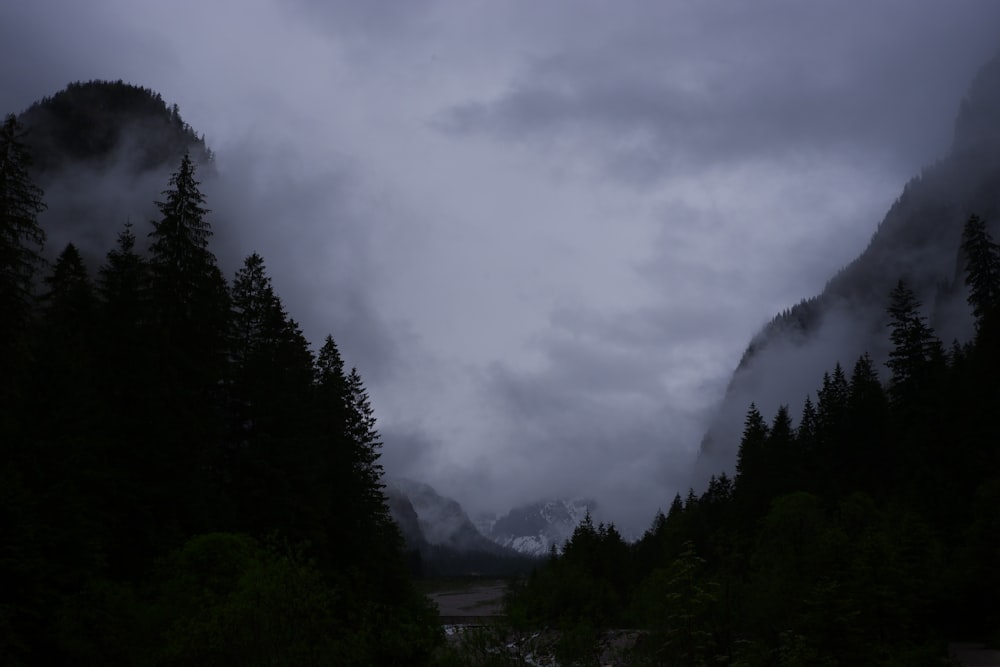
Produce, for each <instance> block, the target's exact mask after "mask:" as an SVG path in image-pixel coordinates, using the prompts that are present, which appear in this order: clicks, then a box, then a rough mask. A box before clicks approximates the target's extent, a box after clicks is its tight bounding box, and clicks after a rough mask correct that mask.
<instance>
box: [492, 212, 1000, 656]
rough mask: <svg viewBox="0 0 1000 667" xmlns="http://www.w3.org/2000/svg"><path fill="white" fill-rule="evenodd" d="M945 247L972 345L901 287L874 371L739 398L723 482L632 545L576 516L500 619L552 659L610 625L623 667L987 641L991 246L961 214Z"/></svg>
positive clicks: (925, 651) (994, 505) (997, 461)
mask: <svg viewBox="0 0 1000 667" xmlns="http://www.w3.org/2000/svg"><path fill="white" fill-rule="evenodd" d="M961 247H962V252H961V255H960V266H961V269H962V273H963V275H964V283H965V285H966V287H967V288H968V307H969V310H970V312H971V313H973V315H974V317H973V321H974V328H975V332H976V333H975V336H974V340H973V341H972V342H970V343H967V344H965V345H958V344H956V345H953V346H950V347H946V346H945V345H944V343H943V342H942V341H941V340H940V338H938V337H937V335H936V333H935V331H934V329H933V328H932V327H931V326H930V324H929V323H928V320H927V318H926V317H925V316H924V315H923V314H922V309H921V303H920V300H919V299H918V298H917V296H916V293H915V292H914V290H913V289H912V288H911V287H910V286H909V284H908V283H907V282H905V281H904V280H898V281H897V283H896V285H895V286H894V287H893V288H892V289H891V290H890V291H889V292H888V293H887V294H886V296H885V298H884V299H883V304H884V308H885V311H886V315H887V319H888V326H887V327H886V331H885V333H884V335H885V337H886V339H887V341H888V344H889V354H888V361H887V363H886V365H885V370H884V371H880V368H879V366H878V365H877V364H875V363H874V362H873V361H872V359H871V357H870V356H868V355H867V354H862V355H861V356H859V357H858V358H857V359H856V360H855V361H854V362H853V364H851V365H849V366H846V367H845V366H842V365H840V364H839V363H838V364H836V365H835V366H834V367H833V368H831V369H830V371H828V372H827V373H825V374H824V375H823V376H822V378H821V379H820V378H817V390H816V393H815V400H813V399H812V398H811V397H807V398H806V399H805V401H804V403H803V405H802V407H801V415H802V416H801V418H800V419H798V420H793V419H792V417H791V416H790V412H789V408H788V406H787V405H781V406H779V408H778V409H777V410H776V411H775V412H774V414H773V415H766V414H764V413H762V412H761V411H760V410H759V409H758V408H757V406H756V405H754V404H752V403H751V404H750V406H749V409H748V411H747V412H746V413H745V418H744V421H743V433H742V437H741V438H740V439H739V440H738V442H737V445H738V451H737V462H736V473H735V476H730V475H728V474H727V473H725V472H720V473H718V474H717V475H713V476H712V477H711V479H710V481H709V483H708V485H707V488H705V489H704V490H703V491H702V492H701V493H700V494H699V493H696V492H695V491H694V490H691V491H690V492H689V493H688V494H687V497H686V498H682V497H681V496H680V494H678V495H677V496H676V497H675V498H674V499H673V502H672V503H671V504H670V509H669V511H668V513H667V514H665V515H664V514H660V515H658V516H657V517H656V519H655V520H654V522H653V524H652V526H651V527H650V528H649V530H648V531H647V532H646V534H645V535H644V536H643V537H642V538H641V539H640V540H639V541H638V542H636V543H634V544H627V543H626V542H625V541H624V540H623V539H622V537H621V535H620V534H619V533H618V531H617V530H615V528H614V526H613V525H604V524H600V525H598V526H594V524H593V522H592V521H590V520H589V517H588V520H587V521H585V522H584V523H583V524H582V525H581V526H580V527H579V528H577V530H576V532H575V533H574V535H573V537H572V538H571V539H570V541H569V542H568V543H567V545H566V548H565V550H564V552H563V554H562V555H560V556H552V558H550V560H549V562H548V563H547V564H546V565H545V567H543V568H542V569H540V570H539V571H537V572H536V573H534V574H533V575H532V576H531V577H530V578H529V579H528V580H527V581H526V582H525V583H524V585H523V586H521V587H519V588H518V589H517V590H516V591H515V593H514V595H513V596H512V598H511V600H510V602H509V614H510V617H511V618H512V619H515V628H517V629H519V630H522V631H524V630H530V629H535V628H539V627H556V628H560V630H561V633H562V634H561V639H560V641H559V642H557V644H556V646H555V649H556V654H557V656H558V657H559V658H560V660H562V661H563V662H565V663H566V664H593V663H592V661H593V660H594V657H595V656H596V655H598V651H599V647H598V639H599V637H600V636H601V634H602V631H604V630H606V629H609V628H622V627H628V628H635V629H636V631H637V632H638V633H639V634H638V635H636V636H637V638H638V639H637V640H636V642H635V645H634V646H633V647H632V650H631V652H630V654H629V656H628V661H627V662H626V663H624V664H630V665H678V666H680V665H708V664H712V665H762V666H763V665H788V666H791V665H829V666H831V667H832V666H844V667H848V666H851V667H857V666H862V665H900V666H903V665H906V666H911V667H912V666H914V665H928V666H931V665H940V664H942V661H943V660H944V658H945V655H946V645H947V643H948V642H949V641H970V640H971V641H987V642H992V643H1000V632H998V628H1000V615H998V612H997V608H996V601H997V600H1000V577H998V575H997V568H996V564H997V562H1000V546H998V545H1000V542H998V540H997V539H996V538H997V534H998V530H1000V473H998V471H1000V446H998V443H1000V425H998V422H997V420H996V414H997V411H998V410H1000V379H998V378H1000V354H998V350H1000V245H998V244H997V243H996V242H994V241H993V240H992V238H991V237H990V235H989V234H988V233H987V231H986V225H985V222H984V221H983V219H981V218H979V217H977V216H975V215H972V216H970V217H969V218H968V219H967V221H966V224H965V226H964V230H963V234H962V241H961Z"/></svg>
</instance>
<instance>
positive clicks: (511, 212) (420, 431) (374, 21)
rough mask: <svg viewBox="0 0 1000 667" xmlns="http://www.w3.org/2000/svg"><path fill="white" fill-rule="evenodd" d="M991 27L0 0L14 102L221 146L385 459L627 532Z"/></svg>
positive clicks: (220, 0) (918, 155) (873, 14)
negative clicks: (185, 126)
mask: <svg viewBox="0 0 1000 667" xmlns="http://www.w3.org/2000/svg"><path fill="white" fill-rule="evenodd" d="M998 48H1000V3H997V2H995V1H994V0H953V1H950V2H947V3H945V2H930V1H926V2H925V1H921V2H915V1H914V0H874V1H872V2H865V3H860V2H858V3H845V2H840V1H832V0H817V1H815V2H808V3H807V2H800V1H797V0H758V1H756V2H752V3H751V2H740V1H737V0H700V1H699V2H679V1H669V0H660V1H656V2H654V1H652V0H650V1H648V2H643V1H638V0H635V1H632V0H619V1H616V2H603V1H597V0H579V1H574V2H570V1H568V0H552V1H549V2H537V1H526V0H524V1H518V0H511V1H500V0H494V1H490V2H487V1H485V0H405V1H404V0H399V1H389V0H382V1H376V0H373V1H369V2H360V1H359V2H331V1H326V0H240V1H238V2H237V1H236V0H210V1H206V0H201V1H199V2H195V1H193V0H176V1H175V2H171V3H163V2H146V1H140V0H88V2H86V3H82V2H77V1H74V0H5V2H3V3H0V62H3V63H5V66H4V70H3V74H0V83H2V85H0V111H3V112H4V113H7V112H18V111H21V110H23V109H24V108H25V107H27V106H28V105H29V104H30V103H31V102H33V101H34V100H36V99H39V98H41V97H42V96H45V95H51V94H53V93H54V92H56V91H58V90H59V89H61V88H62V87H64V86H65V85H66V84H67V83H69V82H70V81H86V80H91V79H111V80H117V79H123V80H125V81H128V82H131V83H134V84H136V85H141V86H145V87H149V88H152V89H154V90H156V91H158V92H159V93H160V94H161V95H162V96H163V98H164V100H166V102H167V103H168V104H174V103H176V104H177V105H178V106H179V107H180V110H181V114H182V116H183V117H184V119H185V120H186V121H187V122H188V123H189V124H190V125H192V126H193V127H194V128H195V130H196V131H197V132H199V133H204V135H205V138H206V141H207V142H208V144H209V146H210V147H211V148H212V149H213V150H215V152H216V154H217V159H216V167H217V170H218V173H219V179H218V181H216V182H213V183H212V184H211V185H210V186H209V185H208V184H206V194H207V196H208V204H209V207H210V208H212V209H213V215H214V216H216V218H217V219H218V220H220V221H225V223H226V224H225V225H224V229H225V231H226V234H223V233H222V231H221V230H220V229H219V227H217V231H219V233H218V234H217V238H216V241H217V242H218V243H219V244H220V248H221V250H219V251H217V254H219V255H220V259H221V260H222V261H223V263H224V264H226V263H228V264H229V265H230V266H232V267H233V268H235V266H236V264H237V263H238V262H239V258H240V257H242V256H245V255H246V254H249V253H250V252H252V251H255V250H256V251H259V252H260V253H261V254H262V255H263V256H264V259H265V261H266V263H267V266H268V269H269V271H270V273H271V275H272V276H273V278H274V282H275V286H276V288H277V291H278V293H279V294H280V295H281V297H282V298H283V300H284V301H285V304H286V306H287V307H288V310H289V311H290V313H291V314H292V316H293V317H295V318H296V319H297V320H298V321H299V322H300V323H301V324H302V326H303V328H304V330H305V333H306V335H307V337H309V338H310V340H312V341H314V342H320V341H321V340H322V338H323V337H324V336H325V335H326V334H328V333H329V334H332V335H333V336H334V338H335V339H336V340H337V341H338V343H339V345H340V346H341V348H342V351H343V353H344V356H345V357H346V360H347V362H348V364H350V365H356V366H357V367H358V368H359V370H360V372H361V373H362V376H363V377H364V378H365V380H366V384H367V386H368V388H369V390H370V393H371V398H372V402H373V405H374V408H375V411H376V415H377V417H378V419H379V427H380V430H381V432H382V435H383V440H384V443H385V445H384V449H383V463H384V465H385V467H386V469H387V471H388V473H389V474H392V475H397V476H407V477H412V478H415V479H418V480H420V481H424V482H427V483H430V484H432V485H433V486H435V487H436V488H437V489H438V490H439V491H440V492H441V493H444V494H446V495H450V496H453V497H455V498H456V499H458V500H459V501H461V502H462V503H463V505H465V506H466V508H467V509H469V510H470V512H472V513H476V512H481V511H505V510H507V509H509V508H510V507H511V506H513V505H517V504H521V503H525V502H529V501H532V500H535V499H539V498H543V497H551V496H588V497H592V498H594V499H595V500H597V502H598V504H599V506H600V507H601V508H603V512H602V513H603V514H604V516H606V517H607V518H608V519H611V520H614V521H616V522H618V523H620V524H623V525H625V526H626V527H628V528H631V529H637V530H641V529H642V528H643V527H644V526H645V525H648V523H649V521H650V520H651V519H652V517H653V514H654V513H655V511H656V509H657V508H659V507H662V508H666V507H667V506H668V505H669V503H670V500H671V499H672V497H673V495H674V493H676V492H678V491H680V492H681V493H682V494H683V493H685V492H686V490H687V488H688V485H689V484H690V483H691V468H692V464H693V460H694V456H695V454H696V451H697V448H698V445H699V442H700V440H701V437H702V435H703V433H704V431H705V428H706V424H707V423H708V421H709V419H710V417H711V414H712V411H713V406H715V405H716V403H717V402H718V401H719V399H720V398H721V396H722V394H723V392H724V390H725V386H726V383H727V381H728V379H729V377H730V375H731V373H732V371H733V369H734V368H735V366H736V364H737V363H738V361H739V359H740V356H741V355H742V353H743V351H744V349H745V347H746V344H747V343H748V341H749V340H750V338H751V336H752V335H753V334H754V333H755V332H756V331H758V330H759V329H760V327H761V326H763V325H764V324H765V323H766V322H767V321H768V320H770V319H771V317H773V315H774V314H776V313H777V312H778V311H780V310H782V309H784V308H787V307H789V306H791V305H793V304H795V303H796V302H798V301H800V300H801V299H803V298H806V297H809V296H812V295H814V294H816V293H818V292H819V291H820V290H821V289H822V288H823V285H824V284H825V282H826V280H827V279H829V278H830V277H831V276H832V275H833V274H834V272H835V271H836V270H837V269H839V268H840V267H842V266H843V265H845V264H846V263H848V262H849V261H850V260H851V259H853V258H854V257H855V256H857V254H858V253H859V252H860V251H861V250H862V249H863V248H864V247H865V245H866V244H867V242H868V240H869V239H870V237H871V235H872V233H873V232H874V231H875V228H876V226H877V224H878V222H879V221H880V220H881V218H882V216H883V215H884V213H885V212H886V210H887V209H888V207H889V206H890V205H891V203H892V202H893V201H894V199H895V198H896V197H897V196H898V195H899V194H900V192H901V190H902V187H903V185H904V184H905V183H906V181H908V180H909V179H910V178H911V177H913V176H915V175H916V174H917V173H919V171H920V169H921V167H922V166H924V165H927V164H930V163H932V162H934V161H935V160H937V159H938V158H940V157H942V156H943V155H944V153H945V152H946V150H947V148H948V146H949V143H950V141H951V132H952V123H953V121H954V118H955V114H956V112H957V109H958V104H959V101H960V100H961V97H962V94H963V92H964V91H965V89H966V88H967V86H968V85H969V83H970V81H971V79H972V77H973V76H974V74H975V71H976V69H977V68H978V67H979V66H980V65H982V64H983V63H985V62H986V60H988V59H989V58H990V57H991V56H992V55H993V54H994V53H995V52H996V51H997V49H998ZM43 222H44V221H43ZM237 230H238V233H237ZM798 398H799V397H790V400H798Z"/></svg>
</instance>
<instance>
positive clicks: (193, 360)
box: [149, 153, 229, 400]
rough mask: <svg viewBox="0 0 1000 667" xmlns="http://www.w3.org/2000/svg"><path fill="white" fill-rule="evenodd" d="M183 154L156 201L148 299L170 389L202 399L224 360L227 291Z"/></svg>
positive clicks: (187, 158)
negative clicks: (170, 377) (157, 216)
mask: <svg viewBox="0 0 1000 667" xmlns="http://www.w3.org/2000/svg"><path fill="white" fill-rule="evenodd" d="M194 176H195V169H194V164H193V163H192V162H191V156H190V155H189V154H187V153H185V154H184V157H183V158H182V159H181V164H180V168H179V169H178V171H177V172H176V173H174V174H173V175H172V176H171V177H170V181H169V184H170V187H169V188H168V189H167V190H164V191H163V195H164V196H165V199H164V201H159V202H156V205H157V207H158V208H159V209H160V213H161V218H160V219H159V220H158V221H153V223H152V224H153V231H152V232H150V234H149V236H150V238H151V239H152V243H151V245H150V254H151V258H150V266H151V268H152V289H151V294H152V299H153V303H154V304H155V309H154V310H155V313H156V324H157V329H158V333H159V335H160V336H161V337H162V342H163V349H164V352H165V353H166V357H165V358H163V359H162V363H163V367H162V368H161V370H164V371H167V372H168V373H169V374H171V375H173V376H174V378H175V381H176V382H178V383H179V385H175V387H174V389H177V390H181V391H184V392H186V393H188V394H192V393H193V394H194V395H195V396H194V398H196V399H197V400H203V399H204V394H205V392H206V391H210V390H211V389H212V388H214V387H216V386H218V382H219V379H220V376H221V374H222V366H223V363H224V349H225V340H226V333H227V328H228V317H229V295H228V292H227V288H226V282H225V279H224V278H223V277H222V273H221V272H220V271H219V267H218V265H217V263H216V260H215V255H213V254H212V253H211V251H209V249H208V241H209V239H210V238H211V236H212V228H211V225H210V224H209V223H208V221H207V220H206V215H207V214H208V213H209V211H208V209H207V208H205V206H204V203H205V197H204V195H202V193H201V191H200V190H199V189H198V186H199V182H198V181H197V180H195V177H194Z"/></svg>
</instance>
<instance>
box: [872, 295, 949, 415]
mask: <svg viewBox="0 0 1000 667" xmlns="http://www.w3.org/2000/svg"><path fill="white" fill-rule="evenodd" d="M888 313H889V327H890V328H891V330H892V331H891V332H890V334H889V338H890V340H891V341H892V345H893V349H892V350H891V351H890V352H889V361H887V362H886V365H887V366H888V367H889V368H890V369H891V370H892V378H891V380H890V382H889V393H890V395H891V397H892V398H893V400H894V401H896V402H906V401H908V400H910V399H912V398H913V397H914V395H915V394H916V392H917V391H918V389H919V388H920V387H921V386H922V385H923V386H925V387H926V381H927V379H928V378H929V376H930V375H931V374H932V372H933V370H934V367H935V365H939V364H943V363H944V348H943V347H942V345H941V341H940V340H938V339H937V337H936V336H935V335H934V330H933V329H931V328H930V326H928V325H927V322H926V318H925V317H924V316H923V315H922V314H921V313H920V301H919V300H918V299H917V297H916V295H915V294H914V293H913V290H911V289H910V288H909V286H907V284H906V283H905V282H904V281H903V280H900V281H899V282H898V283H897V284H896V287H895V288H894V289H893V290H892V292H891V293H890V294H889V307H888Z"/></svg>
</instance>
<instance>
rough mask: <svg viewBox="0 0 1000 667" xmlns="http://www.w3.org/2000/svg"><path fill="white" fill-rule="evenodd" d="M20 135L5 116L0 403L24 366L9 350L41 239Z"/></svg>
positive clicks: (0, 182) (1, 135)
mask: <svg viewBox="0 0 1000 667" xmlns="http://www.w3.org/2000/svg"><path fill="white" fill-rule="evenodd" d="M23 137H24V131H23V128H22V127H21V124H20V123H18V121H17V118H16V117H15V116H14V115H13V114H11V115H9V116H7V118H6V119H5V120H4V122H3V126H2V127H0V376H2V379H0V402H2V403H4V404H6V403H7V401H8V398H9V394H8V392H13V391H14V387H13V386H10V384H9V383H13V377H14V374H15V373H14V368H15V367H16V366H17V365H18V363H19V362H20V361H23V360H24V353H23V350H22V351H18V350H16V349H15V347H16V344H17V341H18V339H19V338H20V337H21V336H22V335H23V333H24V329H25V326H26V325H27V321H28V315H29V312H30V309H31V306H32V290H33V279H34V277H35V274H36V272H37V271H38V268H39V267H40V266H41V265H42V264H43V261H42V258H41V250H42V246H43V245H44V243H45V233H44V232H43V231H42V228H41V227H40V226H39V225H38V215H39V214H40V213H42V212H43V211H44V210H45V204H44V202H43V201H42V196H43V193H42V190H41V189H40V188H39V187H38V186H36V185H35V184H34V183H32V181H31V178H30V176H29V174H28V168H29V166H30V165H31V159H30V157H29V155H28V152H27V149H26V147H25V145H24V142H23Z"/></svg>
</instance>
